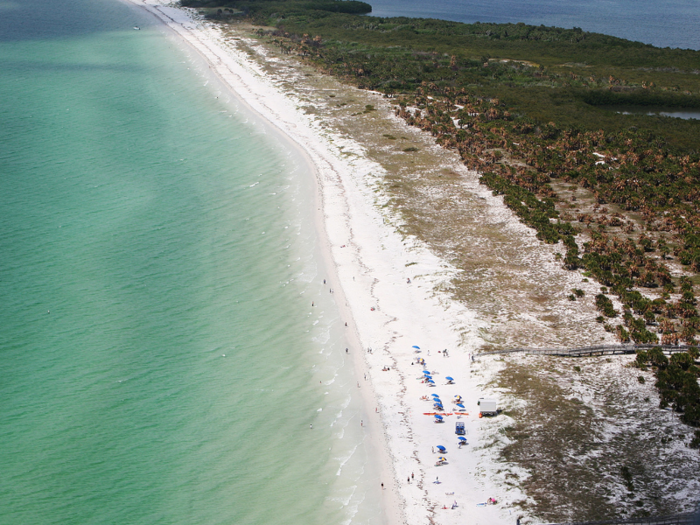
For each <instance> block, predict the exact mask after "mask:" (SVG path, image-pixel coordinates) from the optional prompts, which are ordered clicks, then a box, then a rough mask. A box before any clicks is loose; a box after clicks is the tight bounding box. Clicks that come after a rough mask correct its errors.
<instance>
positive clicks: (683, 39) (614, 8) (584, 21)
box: [369, 0, 700, 68]
mask: <svg viewBox="0 0 700 525" xmlns="http://www.w3.org/2000/svg"><path fill="white" fill-rule="evenodd" d="M369 3H370V4H372V14H373V15H374V16H410V17H423V18H440V19H443V20H453V21H456V22H467V23H473V22H496V23H518V22H524V23H526V24H532V25H540V24H543V25H545V26H557V27H564V28H572V27H580V28H581V29H583V30H584V31H591V32H595V33H604V34H606V35H613V36H617V37H620V38H626V39H628V40H634V41H638V42H644V43H645V44H652V45H654V46H657V47H676V48H682V49H696V50H700V2H698V0H667V1H665V2H657V1H655V0H537V1H535V0H488V1H487V0H439V1H433V2H426V1H424V0H370V1H369ZM698 68H700V63H699V64H698Z"/></svg>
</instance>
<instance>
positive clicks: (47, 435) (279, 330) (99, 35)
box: [0, 0, 379, 524]
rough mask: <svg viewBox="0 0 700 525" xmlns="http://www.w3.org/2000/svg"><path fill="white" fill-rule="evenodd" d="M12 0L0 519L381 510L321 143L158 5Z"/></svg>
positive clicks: (327, 519)
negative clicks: (175, 32)
mask: <svg viewBox="0 0 700 525" xmlns="http://www.w3.org/2000/svg"><path fill="white" fill-rule="evenodd" d="M2 6H3V7H2V10H3V20H4V21H3V31H2V34H3V37H2V39H0V66H2V69H3V75H2V76H1V77H0V112H1V114H2V121H3V126H1V127H0V165H2V172H3V177H2V179H1V180H0V184H1V185H2V191H1V192H0V201H1V202H2V209H3V214H2V218H1V219H0V220H1V221H2V227H1V228H0V253H2V259H1V264H0V293H1V295H2V298H3V301H2V302H1V303H0V315H1V316H2V319H3V325H2V328H1V329H0V374H1V375H2V378H3V380H2V382H0V395H1V396H2V400H3V403H2V409H3V417H2V419H1V420H0V447H2V449H3V454H2V456H1V457H0V468H1V469H2V472H3V483H2V484H1V485H0V522H3V523H42V524H47V523H61V524H65V523H143V524H155V523H168V524H172V523H188V524H190V523H207V524H211V523H246V524H247V523H250V524H263V523H271V522H273V521H274V522H280V521H281V522H284V523H289V524H297V523H298V524H302V523H304V524H307V523H319V524H320V523H350V522H351V523H379V518H378V516H379V513H378V512H377V509H378V502H377V501H376V495H375V494H373V493H371V491H369V490H368V487H369V486H374V485H376V483H375V481H376V479H375V478H374V477H373V476H375V474H374V471H373V467H372V461H371V459H372V458H370V457H369V456H368V452H367V450H366V448H365V445H364V443H363V434H362V429H361V428H360V426H359V420H360V419H361V418H362V417H363V416H362V413H361V410H362V409H361V404H360V401H359V399H357V398H358V396H357V392H356V391H355V379H354V377H353V374H352V370H351V367H350V365H349V363H348V362H347V361H346V355H345V353H344V348H345V346H347V344H346V342H345V338H344V334H343V328H342V324H343V323H342V322H341V320H340V319H339V317H338V315H339V314H338V311H337V308H336V307H335V305H334V303H333V301H332V296H331V295H330V294H329V293H328V290H327V288H324V286H323V284H322V279H323V277H324V276H325V271H326V270H325V269H324V267H323V265H322V264H321V262H320V260H321V259H320V257H319V240H318V232H317V231H316V230H315V228H314V225H313V216H312V215H313V206H314V202H313V179H312V177H311V174H310V173H309V169H308V166H307V165H306V164H305V162H304V161H303V159H302V158H301V157H300V156H299V155H298V154H297V153H296V152H295V151H294V150H292V149H291V148H289V146H288V145H287V144H286V143H285V142H284V141H283V140H281V139H280V138H279V137H277V136H276V135H275V134H274V133H272V132H271V131H270V130H269V129H268V128H267V127H266V126H265V125H263V124H262V123H260V122H259V121H257V120H256V119H255V116H254V115H251V114H249V113H248V112H246V111H245V110H244V109H242V108H241V107H239V106H238V105H236V103H235V101H232V100H228V99H229V98H230V97H226V96H220V95H221V93H220V91H217V89H218V88H217V87H216V86H214V85H213V80H212V79H210V78H208V77H207V75H206V65H203V64H202V63H201V62H200V61H199V59H198V58H197V56H196V54H195V53H192V52H190V51H188V50H187V49H186V48H184V47H183V46H182V45H181V44H180V43H179V42H178V41H176V39H175V38H174V37H172V36H171V35H168V34H167V32H165V31H164V30H163V29H161V28H159V27H157V26H156V25H155V24H154V22H153V20H152V19H151V18H149V17H148V16H146V15H145V14H143V13H141V12H140V11H138V10H135V9H133V8H131V7H128V6H126V5H124V4H121V3H119V2H116V1H114V0H97V1H95V0H93V1H89V2H88V1H87V0H85V1H71V2H68V1H65V0H33V1H32V2H27V3H22V4H20V3H5V4H2ZM57 20H60V21H62V23H61V24H58V25H57V24H56V21H57ZM59 26H60V27H59ZM135 27H138V28H139V30H138V31H136V30H134V28H135ZM218 96H220V98H217V97H218ZM312 301H313V302H314V303H315V306H314V307H312V306H311V303H312ZM310 425H313V429H312V428H310Z"/></svg>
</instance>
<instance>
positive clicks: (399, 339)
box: [128, 0, 523, 525]
mask: <svg viewBox="0 0 700 525" xmlns="http://www.w3.org/2000/svg"><path fill="white" fill-rule="evenodd" d="M128 1H129V2H131V3H132V4H134V5H136V6H139V7H141V8H143V9H146V10H148V11H149V12H150V13H152V14H153V15H154V16H155V17H157V18H158V19H159V20H160V21H162V22H163V23H164V24H166V25H168V26H169V27H170V28H171V29H172V30H173V31H174V32H175V33H177V34H178V35H179V36H180V37H182V38H183V39H184V40H186V41H187V42H188V43H189V44H190V45H191V46H192V48H194V49H195V50H196V51H197V52H198V53H200V54H201V55H202V57H204V58H205V59H206V60H207V61H208V63H209V66H210V68H211V69H212V71H213V72H215V73H216V74H217V75H218V76H219V77H220V78H221V79H222V80H223V81H224V82H225V83H226V84H227V85H228V86H230V88H231V90H233V92H234V93H235V94H236V96H237V97H239V98H240V100H241V101H243V102H244V103H245V104H246V105H248V106H249V107H250V108H251V109H252V110H254V111H255V112H257V113H258V114H259V115H260V116H261V117H262V118H264V119H266V120H267V121H269V122H270V123H271V124H272V125H273V126H275V127H276V128H277V129H279V130H280V131H281V132H282V133H283V134H284V135H286V136H287V137H288V139H289V140H290V141H291V142H292V143H293V144H294V146H295V147H297V148H299V149H300V150H301V151H303V153H304V155H305V156H306V157H307V159H308V161H309V165H310V166H311V167H312V169H313V170H314V171H315V175H316V177H315V178H316V181H317V203H318V205H317V223H318V229H319V232H320V235H321V238H322V240H323V241H322V242H323V243H324V245H325V250H324V252H325V256H326V259H327V260H326V262H327V270H328V278H327V281H328V283H327V286H328V288H332V289H333V290H334V294H335V298H336V300H337V303H338V306H339V308H340V310H341V314H342V316H343V318H344V319H345V320H346V322H347V324H348V331H349V339H350V341H351V342H352V348H351V349H350V352H352V354H353V356H354V358H355V359H354V362H355V363H354V364H355V367H356V376H357V378H358V384H359V387H360V390H361V392H362V393H363V394H364V400H365V410H366V417H365V419H364V420H363V422H364V427H365V430H366V432H367V433H368V435H369V436H368V437H369V438H370V439H369V441H370V442H371V443H372V446H373V447H375V448H376V451H375V452H376V455H377V457H379V458H381V461H382V467H381V480H380V481H381V483H383V484H384V487H385V489H384V491H383V494H382V498H383V499H384V505H383V507H384V512H385V520H384V521H385V522H386V523H389V524H398V523H408V524H411V525H413V524H425V523H439V524H444V525H448V524H457V523H459V524H499V523H515V521H516V518H517V510H516V509H515V508H514V507H512V502H514V501H516V500H519V499H522V498H523V495H522V494H521V493H519V492H518V491H517V490H511V491H509V492H506V491H505V490H504V489H503V488H502V487H500V488H499V487H497V486H495V485H494V484H493V483H492V482H490V481H489V480H490V479H491V477H490V476H489V471H490V469H491V468H493V461H492V459H491V457H490V455H494V454H496V453H497V452H496V451H494V450H492V449H489V448H480V445H481V444H482V442H481V441H482V426H483V425H484V423H485V422H487V420H486V419H479V417H478V406H477V399H478V398H479V397H482V396H487V397H488V396H489V392H488V391H486V390H485V387H484V386H483V384H484V383H486V382H487V381H488V377H489V374H490V373H491V371H493V370H494V369H496V368H497V362H496V361H495V360H493V359H484V360H478V359H477V360H476V361H474V362H472V360H471V356H472V353H473V352H474V351H475V350H476V349H477V348H478V347H479V345H480V344H482V341H481V339H479V337H478V330H479V327H480V326H482V325H483V322H481V321H479V319H477V317H476V315H475V314H473V313H472V312H469V311H467V310H466V309H465V308H464V307H462V306H460V305H459V304H457V303H455V302H453V301H450V300H449V299H448V298H447V296H445V295H441V294H438V293H436V291H435V289H436V286H437V285H439V284H440V283H441V282H445V281H446V280H448V279H449V277H450V275H452V272H453V271H454V270H453V269H452V268H450V267H449V265H447V264H446V263H445V262H444V261H442V260H440V259H438V258H437V257H435V256H433V255H432V254H431V253H430V252H429V251H428V250H427V249H426V248H425V247H424V246H422V245H421V244H419V243H417V242H415V241H413V240H411V239H406V238H403V237H402V236H401V235H400V234H399V233H397V232H396V231H395V228H394V227H392V226H390V225H388V224H386V221H385V218H384V217H383V216H382V213H381V210H380V204H381V203H382V202H381V199H382V196H381V193H377V192H376V191H375V190H376V185H377V184H376V183H377V181H378V180H379V178H381V176H382V167H381V166H379V165H378V164H376V163H374V162H372V161H370V160H368V159H367V158H366V157H365V156H364V155H363V152H362V150H361V148H360V147H359V145H357V144H355V143H353V142H352V141H351V140H349V139H347V138H346V137H342V136H340V135H338V134H334V132H333V131H332V130H330V128H326V127H322V126H321V125H320V124H319V122H317V121H315V120H314V119H312V118H310V117H309V115H307V114H306V113H304V112H303V111H301V110H300V109H299V106H300V105H301V103H300V101H299V100H296V99H295V98H294V96H293V95H292V94H290V93H285V92H284V91H282V90H281V89H280V88H279V87H278V86H277V85H275V83H274V82H273V81H272V80H271V79H270V78H268V77H266V75H265V73H264V72H263V71H262V70H261V69H260V68H259V66H258V65H257V64H256V63H254V62H253V61H251V60H250V58H249V57H248V56H247V54H246V53H244V52H243V51H241V50H240V49H237V48H236V46H235V43H233V42H230V41H226V40H225V39H224V38H223V37H222V35H221V32H220V30H219V29H218V28H217V27H215V26H213V25H212V24H209V23H206V22H202V21H200V20H197V19H196V17H194V16H193V15H192V14H191V13H190V12H189V11H187V10H184V9H178V8H175V7H172V6H169V5H167V4H166V2H161V1H160V0H145V1H142V0H128ZM414 346H417V347H420V348H419V350H418V349H416V348H414ZM370 349H371V350H370ZM445 349H447V350H448V355H449V357H445V354H444V353H443V351H444V350H445ZM419 357H420V358H423V359H424V360H425V362H426V369H427V370H429V371H430V372H432V374H433V378H434V380H435V383H436V385H435V386H434V387H429V386H428V384H427V383H424V382H422V379H421V378H422V377H423V370H424V368H423V367H422V366H420V365H418V364H414V363H415V360H416V358H419ZM386 368H388V370H385V369H386ZM446 376H451V377H453V378H454V384H449V385H448V384H446V383H447V381H446V380H445V377H446ZM433 393H436V394H438V395H439V396H440V397H441V399H442V400H443V402H444V404H445V411H446V412H447V413H451V412H452V410H453V408H454V405H453V403H452V400H453V398H454V396H455V395H461V396H462V398H463V399H464V403H465V406H466V410H467V412H468V414H469V415H466V416H456V415H449V416H445V417H444V420H445V422H444V423H441V424H437V423H435V419H434V417H433V416H430V415H424V413H425V412H432V411H433V410H432V402H430V401H427V400H423V399H421V398H422V397H424V396H428V397H430V395H431V394H433ZM457 421H463V422H464V423H465V427H466V435H465V437H466V438H467V443H468V444H466V445H465V446H462V447H458V446H457V444H458V439H457V436H456V435H455V423H456V422H457ZM438 445H442V446H444V447H446V449H447V452H446V453H445V454H438V453H437V449H436V448H435V447H437V446H438ZM443 455H444V456H445V457H446V459H447V464H446V465H441V466H436V461H437V459H438V457H439V456H443ZM377 490H378V491H380V490H382V489H381V487H380V484H379V483H377ZM489 498H494V499H495V500H496V501H497V504H495V505H486V504H485V503H486V502H487V500H489ZM455 504H456V505H455Z"/></svg>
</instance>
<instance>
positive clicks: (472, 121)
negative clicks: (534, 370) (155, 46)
mask: <svg viewBox="0 0 700 525" xmlns="http://www.w3.org/2000/svg"><path fill="white" fill-rule="evenodd" d="M182 3H183V4H184V5H189V6H195V7H197V6H199V7H208V8H209V10H208V11H206V12H207V13H209V16H211V17H213V18H218V19H228V20H232V19H236V17H240V16H246V17H248V19H249V20H252V21H254V22H256V23H258V24H260V25H264V26H265V28H264V29H263V28H261V29H260V30H259V31H258V33H259V35H260V37H266V38H267V39H268V40H270V41H272V42H274V43H276V44H277V45H278V46H280V47H281V48H282V49H283V50H284V51H285V52H287V53H294V54H297V55H299V56H302V57H305V58H306V59H307V60H309V61H311V62H312V63H314V64H315V65H316V66H317V67H318V68H319V69H321V70H322V71H324V72H326V73H328V74H331V75H334V76H336V77H339V78H341V79H343V80H345V81H346V82H349V83H352V84H353V85H356V86H358V87H360V88H366V89H373V90H378V91H380V92H382V93H384V94H385V95H386V96H388V97H391V98H393V99H394V101H395V103H396V115H397V116H399V117H401V118H402V119H404V120H405V121H406V122H407V123H408V124H409V125H411V126H416V127H418V128H420V129H422V130H425V131H426V132H429V133H431V134H432V135H433V136H434V137H435V139H436V141H437V142H438V143H439V144H441V145H442V146H443V147H445V148H448V149H453V150H456V151H457V152H458V153H459V154H460V155H461V157H462V159H463V160H464V162H465V164H466V165H467V166H468V167H470V168H472V169H474V170H477V171H479V172H480V173H481V174H482V175H481V182H482V183H483V184H485V185H486V186H488V187H489V188H490V189H491V190H492V191H493V192H494V193H495V194H500V195H503V196H504V202H505V204H506V205H507V206H508V207H510V208H511V209H512V210H513V211H514V212H515V213H516V214H517V216H518V217H519V218H520V219H521V220H522V221H523V222H524V223H525V224H527V225H529V226H530V227H532V228H534V229H535V230H536V231H537V236H538V238H540V239H541V240H542V241H543V242H546V243H561V246H562V251H563V252H564V253H560V254H558V257H559V258H560V259H561V261H562V264H563V265H564V266H565V267H566V268H568V269H570V270H576V269H582V270H583V272H584V275H586V276H587V277H594V278H595V279H597V280H598V281H599V282H600V283H601V285H602V287H601V293H600V294H599V295H598V296H597V297H596V306H597V308H598V309H599V310H600V312H601V315H600V317H598V321H599V322H601V323H604V326H605V329H606V330H609V331H611V332H614V333H616V334H617V337H618V338H619V340H620V341H621V342H628V341H634V342H638V343H656V342H662V343H663V344H676V343H681V342H683V343H687V344H691V345H695V344H697V334H698V331H699V330H700V318H699V317H698V311H697V301H696V298H695V287H696V286H697V284H698V282H699V281H698V274H699V273H700V121H698V120H681V119H674V118H665V117H658V116H646V115H623V114H619V113H616V112H615V111H612V110H609V109H606V107H609V106H616V105H626V106H630V105H631V106H636V107H641V108H644V107H649V106H658V107H666V108H684V109H698V108H700V52H698V51H691V50H678V49H659V48H655V47H653V46H649V45H645V44H641V43H638V42H629V41H626V40H622V39H619V38H615V37H610V36H606V35H600V34H594V33H587V32H584V31H582V30H581V29H578V28H574V29H560V28H553V27H544V26H538V27H536V26H528V25H525V24H479V23H476V24H460V23H455V22H445V21H440V20H424V19H408V18H371V17H364V16H357V14H356V13H366V12H369V11H370V10H371V7H370V6H369V5H368V4H363V3H362V2H342V1H333V0H311V1H306V2H304V1H298V0H288V1H279V0H276V1H263V0H257V1H252V0H249V1H237V0H183V2H182ZM673 267H675V268H676V270H675V271H674V273H672V271H671V268H673ZM680 273H682V274H683V275H682V276H679V274H680ZM609 296H614V297H615V298H617V300H619V302H620V303H621V304H622V311H618V310H616V309H615V306H614V304H613V302H612V300H611V299H610V297H609ZM576 298H577V295H574V294H572V295H571V296H570V299H571V300H576ZM657 354H658V352H655V353H650V354H648V355H647V354H644V355H642V356H640V358H639V361H638V364H639V365H640V366H647V364H648V363H649V359H652V361H653V363H652V365H653V366H654V367H655V369H656V370H657V371H658V372H657V375H658V378H659V388H660V389H661V392H662V404H665V405H669V404H670V405H672V406H673V407H674V409H675V410H677V411H679V412H682V413H683V414H684V418H685V419H684V420H685V421H686V422H687V423H688V424H691V425H694V426H699V425H700V420H698V418H697V417H696V416H697V410H698V406H700V405H699V403H700V394H699V392H698V389H697V388H695V387H697V375H698V369H697V368H696V367H695V366H694V365H692V366H691V365H688V366H687V367H686V366H685V365H686V364H687V359H690V362H691V363H692V361H693V359H695V358H697V355H690V354H688V356H689V357H688V358H685V357H676V356H674V358H672V359H671V362H670V363H662V361H663V360H662V359H661V358H660V357H659V356H658V355H657ZM661 355H662V356H663V354H661ZM683 355H686V354H683ZM649 356H651V357H649ZM654 360H655V361H654ZM679 360H680V361H679ZM657 361H658V362H657ZM676 361H678V362H676ZM678 370H682V372H683V373H682V374H681V373H680V372H679V371H678ZM684 374H685V375H684ZM691 376H692V377H693V378H694V381H695V383H694V384H695V387H693V386H692V385H691V383H693V381H691V380H690V379H689V378H690V377H691ZM673 392H682V394H673ZM681 399H682V400H683V401H682V402H681V401H680V400H681ZM693 414H695V415H693ZM696 442H697V443H696V444H700V435H699V436H698V438H697V439H696Z"/></svg>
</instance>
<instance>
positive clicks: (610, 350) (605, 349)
mask: <svg viewBox="0 0 700 525" xmlns="http://www.w3.org/2000/svg"><path fill="white" fill-rule="evenodd" d="M657 346H658V347H660V348H661V350H663V352H664V353H665V354H675V353H677V352H687V351H688V349H689V348H691V347H690V346H687V345H683V346H676V345H635V344H629V345H599V346H582V347H579V348H512V349H509V350H492V351H490V352H481V353H480V354H478V356H482V355H506V354H517V353H521V354H533V355H555V356H560V357H587V356H600V355H616V354H634V353H636V352H637V350H651V349H652V348H655V347H657ZM696 348H697V347H696ZM478 356H477V357H478Z"/></svg>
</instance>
